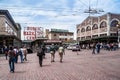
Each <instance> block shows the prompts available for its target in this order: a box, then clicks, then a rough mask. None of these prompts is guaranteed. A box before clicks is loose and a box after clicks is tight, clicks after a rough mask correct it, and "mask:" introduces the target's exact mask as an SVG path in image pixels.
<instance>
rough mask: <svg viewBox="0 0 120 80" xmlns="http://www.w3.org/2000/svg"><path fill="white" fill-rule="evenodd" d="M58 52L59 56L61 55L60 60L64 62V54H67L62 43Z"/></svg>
mask: <svg viewBox="0 0 120 80" xmlns="http://www.w3.org/2000/svg"><path fill="white" fill-rule="evenodd" d="M58 52H59V56H60V62H61V63H62V61H63V54H64V55H65V50H64V48H63V46H62V45H60V47H59V49H58Z"/></svg>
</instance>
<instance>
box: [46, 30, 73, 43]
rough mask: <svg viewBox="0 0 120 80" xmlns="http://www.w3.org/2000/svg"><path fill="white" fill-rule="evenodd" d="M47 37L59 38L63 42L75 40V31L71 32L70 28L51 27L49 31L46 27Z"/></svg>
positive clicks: (50, 38)
mask: <svg viewBox="0 0 120 80" xmlns="http://www.w3.org/2000/svg"><path fill="white" fill-rule="evenodd" d="M45 34H46V37H47V38H48V39H49V40H57V41H58V40H59V41H62V42H68V41H73V40H74V33H73V32H69V31H68V30H63V29H51V31H49V30H48V29H46V32H45Z"/></svg>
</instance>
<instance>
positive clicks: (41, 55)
mask: <svg viewBox="0 0 120 80" xmlns="http://www.w3.org/2000/svg"><path fill="white" fill-rule="evenodd" d="M43 55H44V52H43V47H39V48H38V49H37V56H38V58H39V65H40V67H42V63H43Z"/></svg>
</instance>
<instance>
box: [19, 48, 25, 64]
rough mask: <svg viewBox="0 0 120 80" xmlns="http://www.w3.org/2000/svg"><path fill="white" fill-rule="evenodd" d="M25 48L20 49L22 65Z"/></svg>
mask: <svg viewBox="0 0 120 80" xmlns="http://www.w3.org/2000/svg"><path fill="white" fill-rule="evenodd" d="M23 54H24V53H23V47H21V48H20V49H19V55H20V60H21V63H23Z"/></svg>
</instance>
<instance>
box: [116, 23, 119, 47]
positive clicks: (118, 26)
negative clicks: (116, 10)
mask: <svg viewBox="0 0 120 80" xmlns="http://www.w3.org/2000/svg"><path fill="white" fill-rule="evenodd" d="M116 26H117V30H118V40H117V41H118V47H120V22H119V23H118V24H117V25H116Z"/></svg>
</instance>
